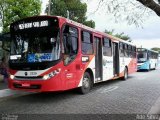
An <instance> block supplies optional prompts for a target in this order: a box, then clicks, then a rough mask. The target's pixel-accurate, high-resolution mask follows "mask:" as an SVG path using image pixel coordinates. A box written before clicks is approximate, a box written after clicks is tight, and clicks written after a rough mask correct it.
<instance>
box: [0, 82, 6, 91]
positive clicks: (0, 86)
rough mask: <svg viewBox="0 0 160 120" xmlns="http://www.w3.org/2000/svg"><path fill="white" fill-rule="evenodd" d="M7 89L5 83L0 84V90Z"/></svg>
mask: <svg viewBox="0 0 160 120" xmlns="http://www.w3.org/2000/svg"><path fill="white" fill-rule="evenodd" d="M3 89H8V85H7V83H5V82H0V90H3Z"/></svg>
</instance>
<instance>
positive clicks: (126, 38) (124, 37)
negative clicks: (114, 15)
mask: <svg viewBox="0 0 160 120" xmlns="http://www.w3.org/2000/svg"><path fill="white" fill-rule="evenodd" d="M104 32H105V33H107V34H110V35H113V36H115V37H118V38H120V39H123V40H126V41H129V42H131V41H132V40H131V38H130V37H129V36H128V35H125V34H124V32H122V33H116V34H114V29H112V30H111V31H108V30H105V31H104Z"/></svg>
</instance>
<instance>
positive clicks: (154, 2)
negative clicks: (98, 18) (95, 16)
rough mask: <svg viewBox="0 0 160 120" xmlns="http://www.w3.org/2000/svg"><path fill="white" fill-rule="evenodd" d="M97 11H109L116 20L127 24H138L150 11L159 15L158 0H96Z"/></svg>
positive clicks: (159, 0) (159, 2) (159, 4)
mask: <svg viewBox="0 0 160 120" xmlns="http://www.w3.org/2000/svg"><path fill="white" fill-rule="evenodd" d="M92 1H93V0H92ZM85 2H91V1H89V0H85ZM98 11H101V12H102V11H103V13H107V14H109V13H111V15H113V16H114V19H115V21H116V22H119V21H127V22H128V24H129V25H130V24H135V25H136V26H140V25H141V24H142V23H143V22H144V21H145V20H146V19H147V18H148V17H149V16H150V15H151V13H152V11H154V12H155V13H156V14H157V15H158V16H160V0H132V1H131V0H98V3H97V8H95V11H94V12H98ZM111 15H110V16H111Z"/></svg>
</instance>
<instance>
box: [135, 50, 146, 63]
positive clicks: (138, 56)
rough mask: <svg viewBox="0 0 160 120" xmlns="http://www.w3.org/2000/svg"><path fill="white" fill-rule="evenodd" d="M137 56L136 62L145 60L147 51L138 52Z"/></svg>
mask: <svg viewBox="0 0 160 120" xmlns="http://www.w3.org/2000/svg"><path fill="white" fill-rule="evenodd" d="M137 58H138V62H145V61H147V52H138V55H137Z"/></svg>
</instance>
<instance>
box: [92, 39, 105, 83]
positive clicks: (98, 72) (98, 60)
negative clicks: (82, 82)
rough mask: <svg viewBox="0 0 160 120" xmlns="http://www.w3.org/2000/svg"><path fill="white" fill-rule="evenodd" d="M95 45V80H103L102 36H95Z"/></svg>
mask: <svg viewBox="0 0 160 120" xmlns="http://www.w3.org/2000/svg"><path fill="white" fill-rule="evenodd" d="M94 45H95V47H94V48H95V53H96V55H95V81H96V82H98V81H101V80H102V79H103V78H102V73H103V69H102V45H101V38H98V37H94Z"/></svg>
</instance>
